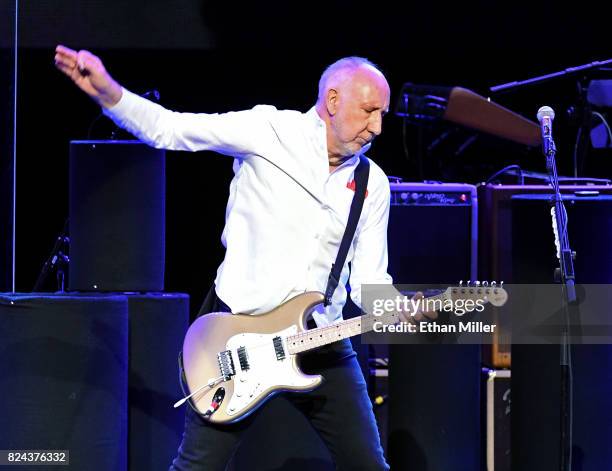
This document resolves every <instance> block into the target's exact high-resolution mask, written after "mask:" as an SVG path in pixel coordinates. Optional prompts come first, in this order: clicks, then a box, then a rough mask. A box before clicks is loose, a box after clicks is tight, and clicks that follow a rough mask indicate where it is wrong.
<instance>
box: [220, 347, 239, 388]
mask: <svg viewBox="0 0 612 471" xmlns="http://www.w3.org/2000/svg"><path fill="white" fill-rule="evenodd" d="M217 362H218V363H219V371H220V372H221V376H223V379H224V380H225V381H228V380H229V379H231V377H232V376H234V375H235V374H236V369H235V368H234V359H233V358H232V352H231V351H230V350H225V351H223V352H219V353H217Z"/></svg>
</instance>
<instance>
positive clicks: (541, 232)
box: [478, 184, 612, 368]
mask: <svg viewBox="0 0 612 471" xmlns="http://www.w3.org/2000/svg"><path fill="white" fill-rule="evenodd" d="M561 192H562V194H564V195H570V196H572V195H573V196H575V197H576V198H575V200H574V201H583V202H586V201H587V198H592V197H594V196H597V195H611V194H612V186H611V185H562V186H561ZM526 194H531V195H550V194H551V189H550V187H549V186H547V185H491V184H489V185H481V186H479V187H478V201H479V202H480V206H479V208H480V209H479V218H478V220H479V233H480V234H481V237H480V239H479V244H478V261H479V266H478V273H479V276H481V277H482V278H483V279H493V280H500V281H505V282H506V283H513V282H519V281H520V280H521V278H522V279H523V281H532V280H534V279H538V280H539V282H543V283H547V282H550V281H551V280H552V274H553V268H554V263H555V262H554V245H553V235H552V226H551V218H550V214H549V213H548V211H549V210H548V209H547V208H546V207H545V206H546V204H545V201H543V200H542V201H540V203H529V202H526V203H524V204H523V206H524V208H525V209H524V211H520V212H517V213H516V217H517V220H516V224H517V227H518V229H513V211H514V210H513V205H515V206H516V205H517V204H519V203H513V200H512V198H513V197H518V196H521V195H526ZM534 204H535V205H536V206H539V207H540V209H541V210H542V211H544V214H543V213H542V212H540V215H537V214H534V213H533V208H532V209H529V208H528V206H529V205H531V206H533V205H534ZM578 204H579V205H582V203H578ZM542 205H543V206H542ZM573 207H574V206H573V205H569V207H568V210H569V211H570V213H572V212H573V211H574V210H573ZM592 216H593V218H592V221H591V222H589V221H588V220H586V219H585V218H584V217H582V216H580V214H578V217H579V218H581V219H580V221H570V226H569V228H570V231H571V232H570V241H571V240H572V238H573V239H575V240H574V249H575V250H578V251H579V255H578V259H577V260H576V268H577V270H579V271H580V272H581V274H582V275H584V276H586V278H585V277H584V276H583V277H582V278H580V277H579V278H578V279H579V282H580V280H581V281H582V282H587V280H588V279H592V278H591V277H592V275H594V274H595V271H591V270H588V269H587V270H586V271H585V269H584V268H586V267H587V266H588V265H592V263H591V262H592V260H593V258H594V255H595V252H594V251H591V250H590V249H591V244H590V243H587V245H586V246H585V248H586V250H580V247H579V245H581V240H582V239H583V237H584V236H587V237H591V236H592V240H593V241H594V240H595V239H598V240H599V241H602V237H604V238H605V235H604V234H605V231H602V229H603V225H605V224H606V223H605V222H604V221H603V220H602V218H601V217H598V216H596V215H592ZM608 224H609V223H608ZM587 227H588V228H589V229H587ZM591 227H592V229H590V228H591ZM589 234H590V235H589ZM608 240H609V239H608ZM599 245H600V246H601V247H603V249H604V251H605V250H606V244H605V240H604V243H603V244H601V243H600V244H599ZM542 257H544V258H542ZM595 257H596V255H595ZM530 258H533V260H534V263H537V264H538V266H534V268H535V271H534V272H533V273H530V272H529V269H528V265H529V264H531V263H532V262H531V261H530ZM536 261H537V262H536ZM609 266H610V264H609V263H608V267H609ZM583 267H584V268H583ZM600 269H601V270H606V269H607V268H606V267H605V266H604V264H601V265H600ZM515 270H518V272H516V273H515ZM502 337H503V331H500V332H499V336H498V337H496V339H495V341H494V343H493V344H492V345H491V346H490V348H489V346H485V348H484V350H485V353H484V361H485V363H487V364H489V365H491V366H493V367H495V368H508V367H510V365H511V353H510V346H509V345H507V344H505V343H504V342H503V340H501V338H502ZM497 339H500V340H499V341H498V340H497Z"/></svg>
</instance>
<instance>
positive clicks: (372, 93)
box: [55, 46, 423, 470]
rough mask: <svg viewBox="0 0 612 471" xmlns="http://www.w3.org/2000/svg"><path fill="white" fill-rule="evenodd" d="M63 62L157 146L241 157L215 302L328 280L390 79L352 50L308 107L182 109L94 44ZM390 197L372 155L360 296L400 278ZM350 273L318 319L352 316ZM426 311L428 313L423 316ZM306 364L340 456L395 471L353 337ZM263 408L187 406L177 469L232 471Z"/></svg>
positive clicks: (313, 409) (277, 298) (258, 309)
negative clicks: (171, 106) (391, 236)
mask: <svg viewBox="0 0 612 471" xmlns="http://www.w3.org/2000/svg"><path fill="white" fill-rule="evenodd" d="M55 64H56V66H57V67H58V68H59V69H60V70H61V71H62V72H64V73H65V74H66V75H68V76H69V77H70V78H71V79H72V80H73V81H74V83H75V84H76V85H77V86H78V87H79V88H81V90H83V91H84V92H85V93H87V94H88V95H89V96H90V97H91V98H92V99H94V100H95V101H96V102H97V103H98V104H100V106H102V108H103V109H104V113H105V114H106V115H107V116H109V117H110V118H111V119H112V120H113V121H114V122H115V123H116V124H118V125H119V126H121V127H122V128H124V129H126V130H127V131H129V132H131V133H132V134H133V135H135V136H136V137H138V138H139V139H141V140H142V141H144V142H145V143H147V144H149V145H151V146H154V147H157V148H164V149H169V150H188V151H200V150H212V151H216V152H218V153H221V154H225V155H228V156H231V157H233V158H234V167H233V168H234V178H233V179H232V181H231V184H230V195H229V201H228V203H227V211H226V222H225V228H224V230H223V234H222V237H221V240H222V243H223V245H224V246H225V248H226V253H225V258H224V260H223V263H222V264H221V266H220V267H219V269H218V271H217V276H216V279H215V284H214V290H212V291H211V293H210V296H209V297H208V299H207V303H206V304H207V309H205V310H206V311H223V310H227V311H231V312H234V313H244V314H251V315H255V316H256V315H258V314H262V313H264V312H267V311H270V310H271V309H273V308H275V307H277V306H278V305H280V304H281V303H283V302H285V301H287V300H289V299H291V298H293V297H294V296H297V295H298V294H301V293H304V292H306V291H320V292H324V291H325V287H326V284H327V279H328V275H329V272H330V267H331V264H332V263H333V262H334V260H335V258H336V254H337V252H338V248H339V245H340V241H341V239H342V235H343V233H344V229H345V226H346V223H347V220H348V214H349V208H350V205H351V201H352V199H353V195H354V193H355V182H354V171H355V168H356V167H357V164H358V163H359V160H360V156H361V155H362V154H363V153H364V152H365V151H366V150H367V149H368V148H369V147H370V143H371V142H372V140H373V139H374V138H375V137H376V136H378V135H379V134H380V132H381V129H382V119H383V116H384V115H385V113H387V111H388V109H389V99H390V90H389V85H388V83H387V81H386V79H385V77H384V75H383V74H382V73H381V71H380V70H379V69H378V68H377V67H376V66H375V65H374V64H372V63H371V62H370V61H368V60H367V59H364V58H360V57H347V58H344V59H340V60H339V61H337V62H335V63H334V64H332V65H330V66H329V67H328V68H327V69H326V70H325V72H324V73H323V74H322V76H321V79H320V82H319V91H318V99H317V102H316V105H315V106H314V107H313V108H311V109H310V110H309V111H307V112H306V113H301V112H298V111H287V110H277V109H276V108H274V107H272V106H256V107H254V108H253V109H251V110H246V111H240V112H230V113H224V114H200V113H198V114H193V113H177V112H172V111H169V110H167V109H165V108H163V107H161V106H160V105H158V104H155V103H153V102H150V101H148V100H146V99H144V98H141V97H139V96H137V95H135V94H133V93H131V92H129V91H128V90H126V89H125V88H122V87H121V86H120V85H119V84H118V83H117V82H115V81H114V80H113V79H112V77H111V76H110V75H109V74H108V73H107V71H106V70H105V68H104V65H103V64H102V62H101V60H100V59H99V58H98V57H96V56H95V55H93V54H91V53H90V52H88V51H74V50H71V49H68V48H66V47H63V46H58V47H57V48H56V55H55ZM389 205H390V191H389V184H388V181H387V178H386V176H385V174H384V172H383V171H382V170H381V169H380V167H378V166H377V165H376V164H374V163H373V162H371V161H370V174H369V181H368V185H367V196H366V199H365V202H364V206H363V210H362V213H361V218H360V220H359V224H358V226H357V230H356V232H355V236H354V238H353V241H352V243H351V246H350V249H349V253H348V256H347V260H348V262H351V268H350V286H351V298H352V299H353V301H354V302H355V303H356V304H357V305H358V306H361V285H362V284H364V283H378V284H388V283H391V277H390V276H389V275H388V274H387V221H388V217H389ZM348 281H349V266H348V263H346V264H345V266H344V267H343V269H342V273H341V277H340V283H339V285H338V288H337V289H336V291H335V293H334V296H333V298H332V302H331V304H330V305H329V306H326V307H323V306H319V307H318V308H317V309H316V310H315V312H313V318H314V321H315V322H316V324H317V326H319V327H321V326H326V325H330V324H333V323H334V322H337V321H340V320H341V319H342V307H343V306H344V304H345V302H346V296H347V291H346V288H345V285H346V283H347V282H348ZM211 298H212V300H211ZM422 317H423V314H422V313H418V314H417V315H416V316H415V319H414V320H416V321H419V320H421V319H422ZM300 363H301V367H302V369H303V370H304V371H305V372H306V373H308V374H321V375H323V376H324V378H325V381H324V383H323V385H322V386H320V387H319V388H317V389H315V390H314V391H312V392H310V393H304V394H289V395H288V396H287V397H288V398H289V399H290V400H291V402H292V403H293V404H294V405H295V406H296V407H297V408H298V409H299V410H301V411H302V412H303V413H304V414H305V415H306V417H307V418H308V419H309V420H310V423H311V424H312V425H313V427H314V428H315V429H316V430H317V432H318V433H319V434H320V436H321V438H322V439H323V441H324V442H325V444H326V445H327V447H328V448H329V450H330V452H331V454H332V457H333V459H334V461H335V464H336V467H337V468H338V469H341V470H349V469H350V470H357V469H363V470H381V469H388V468H389V467H388V465H387V463H386V462H385V458H384V456H383V450H382V447H381V445H380V439H379V434H378V430H377V427H376V422H375V419H374V414H373V412H372V406H371V403H370V400H369V398H368V394H367V389H366V384H365V381H364V378H363V375H362V373H361V369H360V367H359V364H358V362H357V360H356V358H355V353H354V351H353V350H352V347H351V344H350V342H349V341H348V340H344V341H340V342H336V343H333V344H331V345H328V346H326V347H322V348H320V349H318V350H315V351H314V352H310V353H306V354H303V355H302V356H301V358H300ZM256 416H257V413H256V412H255V413H254V414H252V415H251V416H249V417H248V418H247V419H245V420H243V421H240V422H238V423H235V424H228V425H216V424H211V423H210V422H208V421H206V420H204V419H203V418H202V417H200V416H199V415H198V414H197V413H196V412H194V411H193V410H192V409H191V407H187V408H186V422H185V433H184V436H183V441H182V443H181V446H180V448H179V451H178V456H177V457H176V459H175V460H174V462H173V463H172V465H171V468H170V469H171V470H204V469H206V470H223V469H225V467H226V465H227V463H228V461H229V460H230V458H231V456H232V454H233V453H234V451H235V450H236V448H237V446H238V445H239V443H240V439H241V436H242V433H243V432H244V430H245V429H246V428H247V427H248V425H249V424H250V423H251V422H252V420H254V419H255V418H256Z"/></svg>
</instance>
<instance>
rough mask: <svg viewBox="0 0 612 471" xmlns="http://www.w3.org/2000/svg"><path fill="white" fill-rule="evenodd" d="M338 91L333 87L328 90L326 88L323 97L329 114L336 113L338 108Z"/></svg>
mask: <svg viewBox="0 0 612 471" xmlns="http://www.w3.org/2000/svg"><path fill="white" fill-rule="evenodd" d="M338 99H339V96H338V91H337V90H336V89H334V88H330V89H329V90H327V95H326V97H325V106H326V107H327V113H328V114H329V115H330V116H333V115H335V114H336V111H337V110H338Z"/></svg>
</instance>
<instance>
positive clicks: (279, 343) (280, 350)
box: [272, 337, 286, 360]
mask: <svg viewBox="0 0 612 471" xmlns="http://www.w3.org/2000/svg"><path fill="white" fill-rule="evenodd" d="M272 342H273V343H274V352H275V353H276V359H277V360H284V359H285V356H286V355H285V347H283V339H281V338H280V337H274V339H272Z"/></svg>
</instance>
